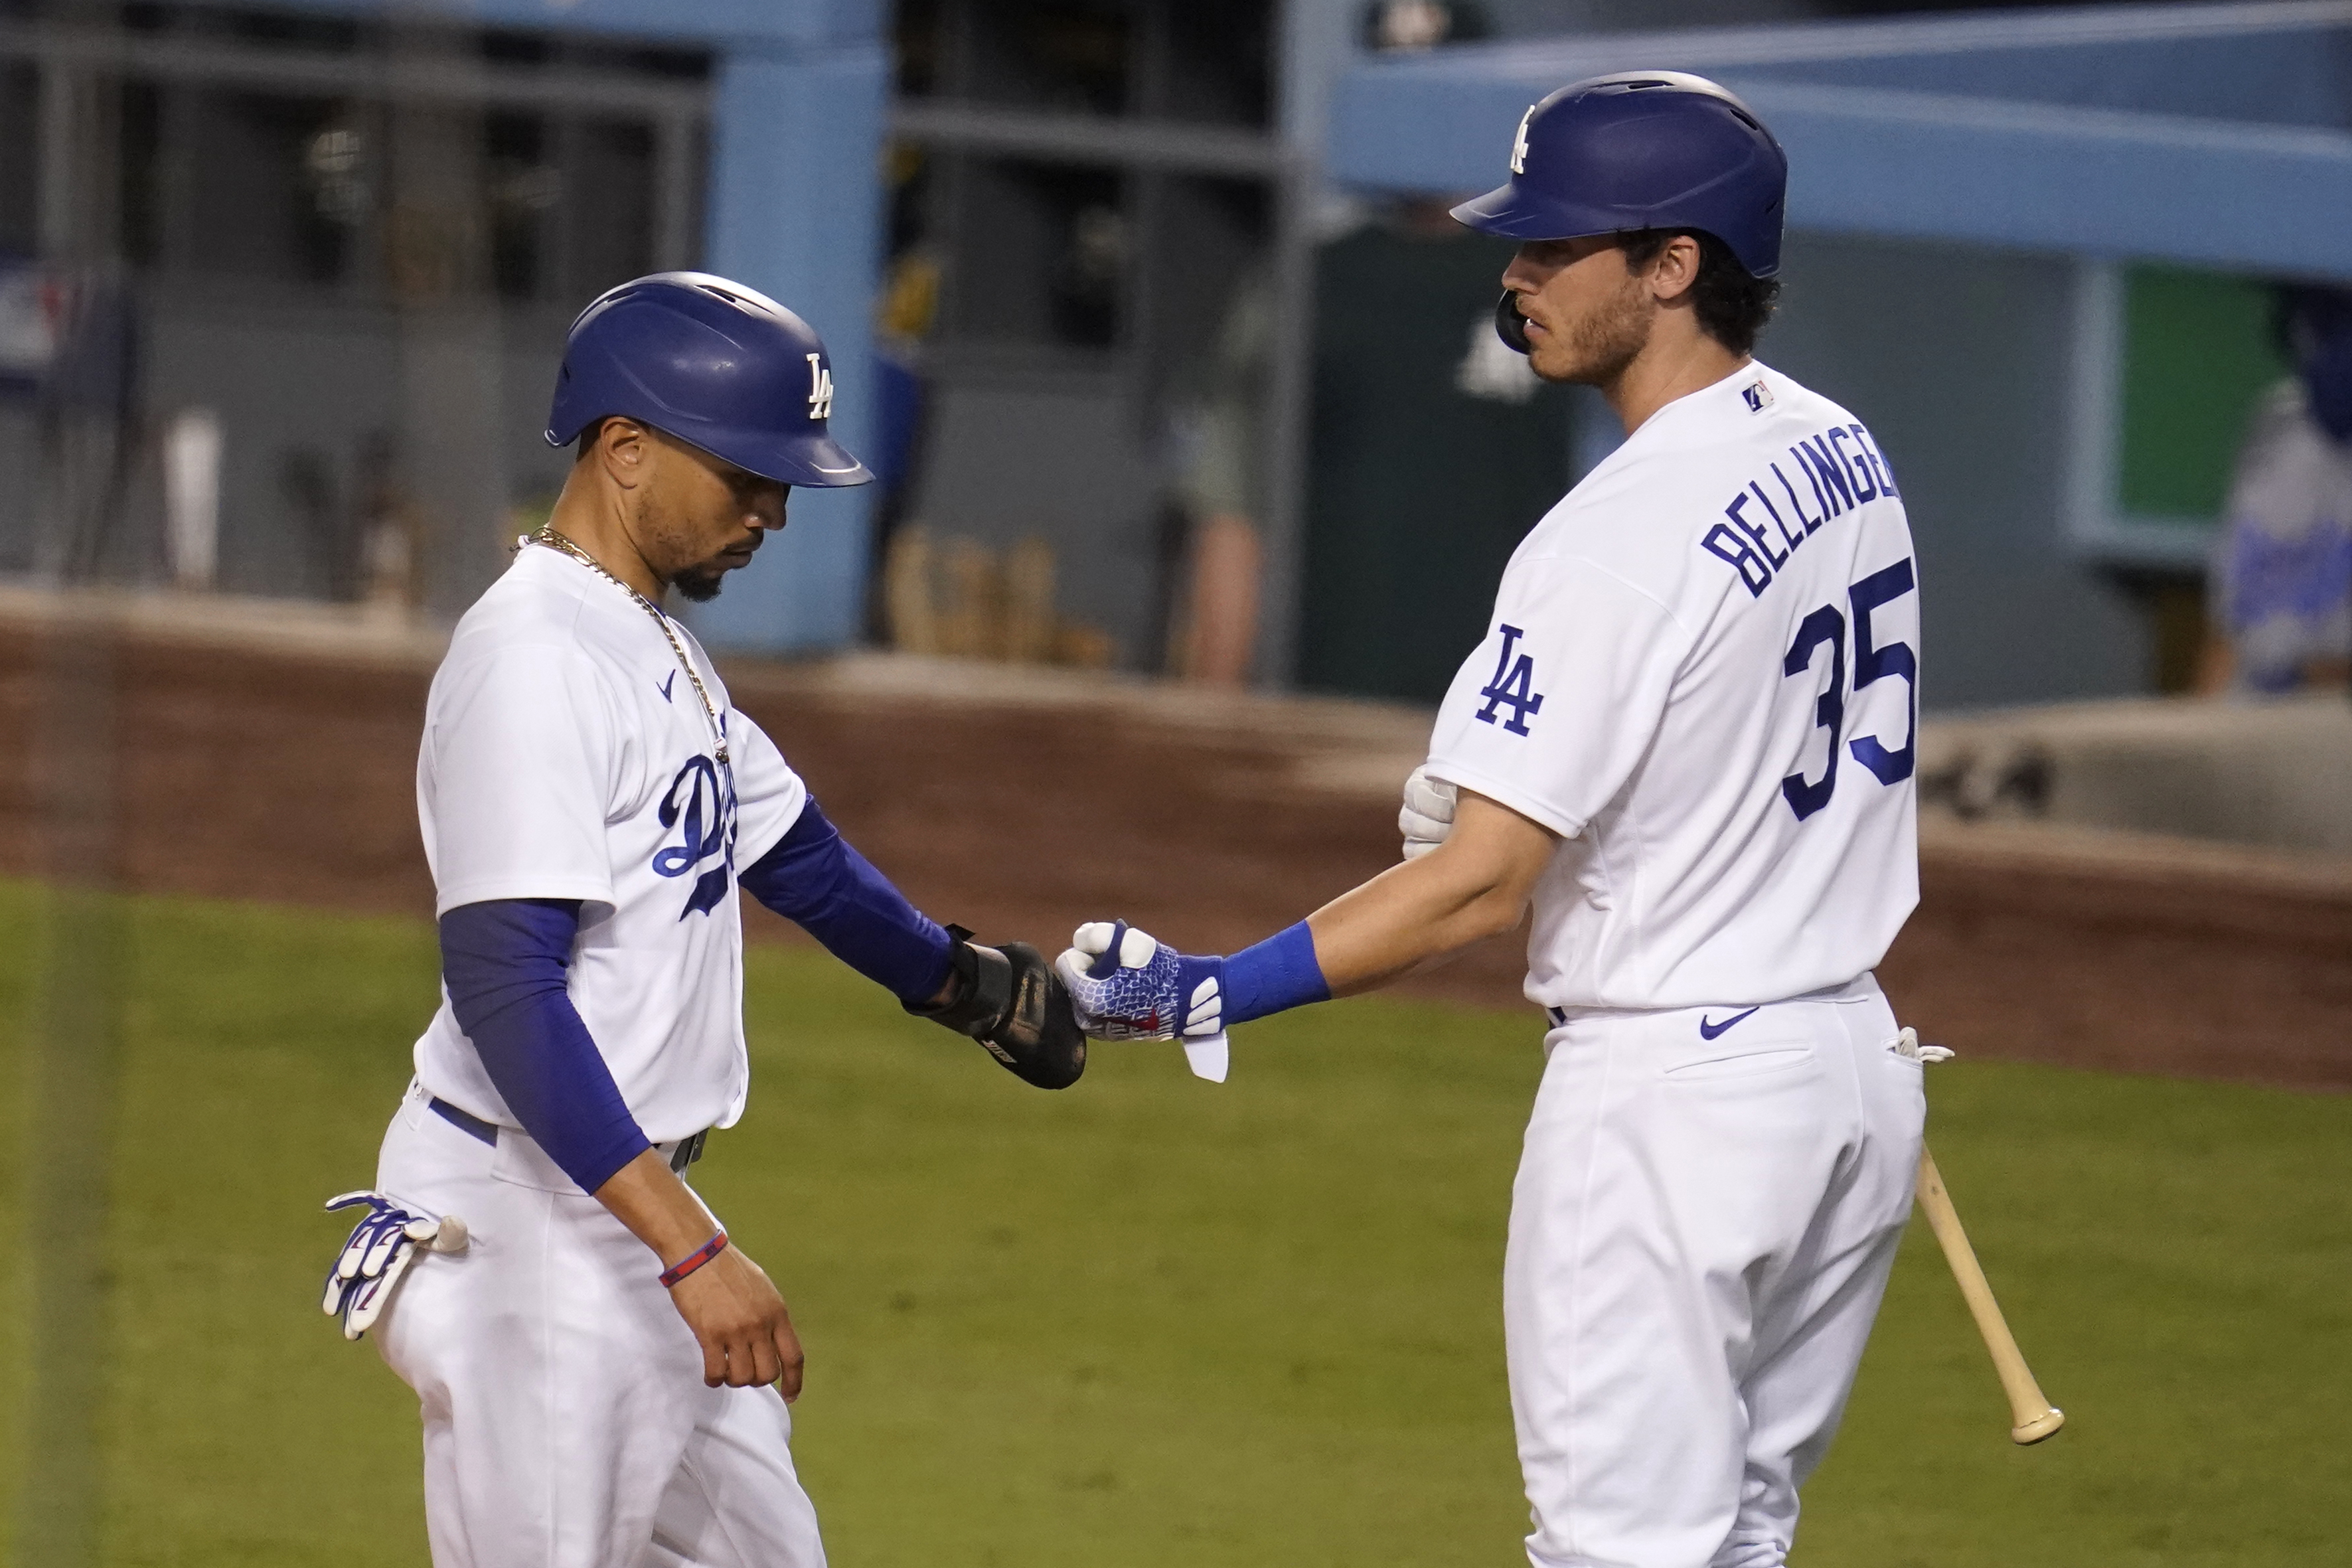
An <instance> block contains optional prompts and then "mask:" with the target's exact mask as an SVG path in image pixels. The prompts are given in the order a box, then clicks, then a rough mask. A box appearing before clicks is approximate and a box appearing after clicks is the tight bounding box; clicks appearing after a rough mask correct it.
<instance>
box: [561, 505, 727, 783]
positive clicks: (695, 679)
mask: <svg viewBox="0 0 2352 1568" xmlns="http://www.w3.org/2000/svg"><path fill="white" fill-rule="evenodd" d="M523 538H524V540H525V542H528V543H531V544H544V545H545V546H547V547H548V548H549V549H550V550H552V551H555V552H558V553H560V554H564V555H569V556H570V557H572V560H574V561H577V562H578V563H580V564H582V565H583V566H585V567H586V568H588V570H589V571H591V572H593V573H594V574H596V575H597V576H599V577H602V578H603V579H604V581H605V582H607V583H610V584H613V586H614V587H615V588H618V589H619V590H620V591H621V592H622V593H624V594H626V595H628V596H629V597H630V598H632V599H635V601H636V602H637V607H638V608H639V609H642V610H643V611H645V613H646V614H647V615H649V616H652V617H653V618H654V625H656V626H659V627H661V633H662V636H663V637H666V638H667V639H668V641H669V650H670V652H672V653H674V654H676V655H677V663H678V668H681V669H683V670H685V671H686V679H688V680H689V681H691V682H692V683H693V685H694V694H695V696H697V697H698V698H700V699H701V700H702V717H703V719H704V720H705V721H708V722H709V725H710V743H711V744H712V745H713V746H715V747H717V748H718V750H719V766H721V767H726V766H728V765H729V763H728V759H727V731H726V728H725V727H724V726H723V725H721V724H720V723H719V710H718V709H717V708H716V707H714V706H713V705H712V704H711V700H710V693H709V691H708V690H706V689H704V688H703V685H702V677H700V676H699V675H697V674H696V673H695V672H694V660H692V659H690V658H687V657H686V645H685V644H684V643H682V642H680V641H678V640H677V630H676V629H675V628H674V627H672V626H671V625H670V624H669V617H668V616H666V615H663V614H662V612H661V606H660V605H656V604H655V603H654V602H653V601H652V600H651V599H648V598H646V596H645V595H643V594H640V593H638V592H637V591H636V590H635V588H632V587H630V586H629V585H628V584H626V583H624V582H622V581H621V580H620V579H619V578H618V577H615V576H614V575H613V574H612V573H610V572H607V571H606V570H604V563H603V562H601V561H599V560H597V559H596V558H595V557H594V556H593V555H591V554H589V553H588V552H586V551H585V550H583V549H581V548H580V546H578V545H577V544H574V543H572V541H570V540H569V539H566V538H564V537H563V535H562V534H560V533H558V532H556V531H555V530H554V528H553V527H552V526H546V527H542V528H541V529H540V531H538V532H537V533H529V534H525V535H524V536H523Z"/></svg>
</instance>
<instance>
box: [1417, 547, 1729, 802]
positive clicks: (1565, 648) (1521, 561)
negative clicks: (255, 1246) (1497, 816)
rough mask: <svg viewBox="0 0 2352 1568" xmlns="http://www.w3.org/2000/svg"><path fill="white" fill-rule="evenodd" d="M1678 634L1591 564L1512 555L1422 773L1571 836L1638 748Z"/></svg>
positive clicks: (1652, 723) (1656, 608) (1680, 640)
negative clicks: (1486, 628) (1488, 626)
mask: <svg viewBox="0 0 2352 1568" xmlns="http://www.w3.org/2000/svg"><path fill="white" fill-rule="evenodd" d="M1563 605H1573V606H1574V607H1575V608H1574V613H1573V614H1570V615H1562V614H1560V613H1559V609H1560V606H1563ZM1690 642H1691V639H1690V637H1689V636H1688V634H1686V633H1685V631H1684V630H1683V628H1682V627H1681V626H1678V625H1676V624H1675V618H1674V616H1673V615H1672V614H1670V613H1669V612H1668V611H1667V609H1666V607H1665V606H1664V605H1662V604H1660V603H1659V602H1658V601H1657V600H1656V599H1655V598H1654V597H1653V596H1652V595H1649V594H1647V593H1645V592H1643V590H1642V589H1640V588H1637V587H1635V586H1633V584H1630V583H1628V582H1626V581H1625V580H1624V579H1623V578H1622V577H1620V576H1618V575H1617V574H1615V573H1613V572H1611V571H1610V570H1608V569H1607V568H1606V567H1604V566H1601V565H1600V564H1598V563H1594V562H1591V561H1589V560H1583V559H1580V558H1574V557H1571V558H1568V559H1551V558H1542V557H1538V558H1535V559H1528V558H1526V557H1524V556H1522V557H1518V558H1515V559H1514V560H1513V561H1512V563H1511V564H1510V567H1509V569H1508V570H1507V572H1506V573H1505V574H1504V575H1503V584H1502V588H1501V591H1500V592H1499V593H1498V594H1497V595H1496V604H1495V629H1494V631H1493V632H1492V633H1491V634H1490V635H1489V636H1488V637H1487V639H1486V643H1485V644H1484V645H1482V646H1481V647H1479V648H1478V649H1477V650H1476V651H1475V652H1474V653H1472V654H1471V656H1470V657H1469V658H1467V659H1465V661H1464V662H1463V665H1462V668H1461V670H1460V671H1459V672H1458V673H1457V674H1456V675H1455V676H1454V684H1453V687H1452V688H1451V689H1449V690H1448V692H1447V693H1446V699H1445V702H1444V706H1443V707H1442V708H1441V709H1440V710H1439V720H1438V726H1437V729H1436V731H1435V732H1434V733H1433V735H1432V737H1431V744H1430V755H1431V762H1430V771H1431V772H1432V773H1434V774H1436V775H1437V776H1438V777H1440V778H1444V779H1446V780H1449V781H1450V782H1452V783H1454V784H1458V785H1460V786H1461V787H1462V788H1464V789H1468V790H1475V791H1476V792H1477V793H1478V794H1480V795H1486V796H1487V797H1488V798H1489V799H1492V800H1495V801H1498V802H1500V803H1501V804H1502V805H1507V806H1509V807H1510V808H1511V809H1512V810H1513V811H1516V812H1517V813H1518V814H1519V815H1520V816H1525V817H1527V818H1528V819H1529V820H1531V821H1534V822H1538V823H1540V824H1542V825H1543V826H1546V827H1549V828H1550V829H1551V830H1552V831H1553V832H1554V833H1557V834H1559V836H1560V837H1563V838H1573V837H1576V836H1577V835H1578V834H1580V833H1582V832H1583V831H1584V828H1585V825H1586V824H1587V823H1589V822H1591V820H1592V818H1593V817H1594V816H1597V815H1598V814H1599V813H1600V812H1601V808H1602V807H1604V806H1606V805H1608V804H1609V802H1610V801H1611V800H1612V799H1614V798H1615V797H1616V795H1617V793H1618V791H1620V790H1621V789H1622V788H1623V787H1624V784H1625V781H1626V780H1627V779H1628V778H1630V777H1632V776H1633V769H1634V768H1635V767H1636V766H1637V765H1639V763H1641V760H1642V754H1643V752H1645V751H1647V750H1648V749H1649V745H1650V742H1651V739H1652V737H1653V736H1654V735H1655V734H1656V732H1657V728H1658V721H1659V717H1660V715H1661V714H1662V713H1663V712H1664V710H1665V705H1666V697H1667V694H1668V693H1669V691H1671V690H1672V689H1673V686H1674V679H1675V670H1676V669H1677V668H1679V667H1680V665H1681V663H1682V659H1683V656H1684V655H1685V653H1686V652H1687V651H1688V650H1689V647H1690Z"/></svg>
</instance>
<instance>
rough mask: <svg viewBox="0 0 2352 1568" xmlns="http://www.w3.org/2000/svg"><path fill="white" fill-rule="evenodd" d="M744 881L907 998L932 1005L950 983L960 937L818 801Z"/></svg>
mask: <svg viewBox="0 0 2352 1568" xmlns="http://www.w3.org/2000/svg"><path fill="white" fill-rule="evenodd" d="M738 880H740V882H741V883H742V884H743V888H744V890H745V891H746V892H748V893H750V894H751V896H752V897H753V898H755V899H757V900H760V901H761V903H763V904H765V905H767V906H768V908H770V909H772V910H775V911H776V913H778V914H780V915H782V916H783V917H784V918H785V919H786V920H788V921H792V922H793V924H795V925H797V926H799V927H800V928H801V929H802V930H803V931H807V932H808V933H809V935H811V936H813V937H814V938H816V940H817V941H818V942H822V943H824V948H825V951H826V952H830V953H832V954H833V955H834V956H835V958H838V959H839V960H841V961H842V962H843V963H846V964H847V965H849V967H850V968H852V969H855V970H856V971H857V973H860V974H863V975H864V976H866V978H867V979H868V980H871V981H873V982H874V983H875V984H877V985H880V986H882V987H883V988H884V989H886V990H887V991H888V992H889V993H890V994H892V995H894V996H896V997H898V999H899V1000H900V1001H902V1002H914V1003H923V1002H928V1001H929V1000H930V999H931V998H932V997H933V996H935V995H937V994H939V989H940V986H941V985H943V984H946V983H947V978H948V967H949V954H950V952H952V951H953V949H954V945H955V943H954V940H953V939H952V938H950V936H949V935H948V933H947V931H946V930H945V929H944V928H942V927H941V926H940V924H939V922H938V921H934V920H932V919H931V918H930V917H929V915H926V914H924V913H923V912H922V911H921V910H918V909H917V908H915V906H914V905H912V904H910V903H908V901H907V896H906V895H905V894H904V893H901V892H900V891H898V889H897V888H896V887H893V886H892V885H891V882H890V879H888V878H887V877H885V876H884V875H883V874H882V873H881V872H879V871H877V870H876V869H875V868H874V867H873V866H872V865H871V864H870V863H869V862H868V861H867V860H866V857H865V856H863V855H860V854H859V853H858V852H857V851H856V850H855V849H853V848H851V847H849V844H848V841H847V840H845V839H844V838H843V837H841V833H840V831H839V830H838V829H837V828H835V826H833V824H832V823H830V822H828V821H826V820H825V816H824V812H822V811H820V810H818V809H817V804H816V801H815V800H814V798H812V799H810V801H809V802H808V803H807V804H806V805H803V806H802V807H801V814H800V816H799V817H798V819H796V820H795V821H794V822H793V826H792V828H791V830H790V831H788V832H787V833H785V835H784V836H783V837H782V838H780V839H778V840H777V841H776V846H775V847H774V848H772V849H771V850H769V851H768V852H767V853H766V854H765V855H762V856H761V857H760V858H759V859H758V860H757V861H756V862H754V863H753V864H752V865H751V866H750V867H749V868H746V869H745V870H744V871H743V872H742V874H741V875H740V877H739V878H738Z"/></svg>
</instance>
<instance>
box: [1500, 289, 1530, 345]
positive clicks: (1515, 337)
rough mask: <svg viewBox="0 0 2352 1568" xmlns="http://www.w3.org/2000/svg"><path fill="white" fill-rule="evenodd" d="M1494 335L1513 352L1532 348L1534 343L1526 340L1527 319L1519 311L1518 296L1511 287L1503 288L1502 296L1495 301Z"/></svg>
mask: <svg viewBox="0 0 2352 1568" xmlns="http://www.w3.org/2000/svg"><path fill="white" fill-rule="evenodd" d="M1495 335H1496V337H1498V338H1500V339H1502V340H1503V346H1504V347H1505V348H1507V349H1509V350H1510V351H1511V352H1512V353H1515V354H1523V353H1530V352H1532V351H1533V349H1534V346H1535V345H1534V344H1532V343H1530V342H1528V319H1527V317H1526V316H1525V315H1523V314H1521V313H1520V310H1519V297H1518V295H1517V293H1516V292H1515V291H1513V290H1512V289H1504V290H1503V297H1502V298H1501V299H1499V300H1496V301H1495Z"/></svg>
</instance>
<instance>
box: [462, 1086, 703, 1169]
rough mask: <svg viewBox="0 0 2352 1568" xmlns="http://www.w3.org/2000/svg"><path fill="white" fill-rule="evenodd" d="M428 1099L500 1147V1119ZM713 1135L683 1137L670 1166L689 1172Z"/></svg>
mask: <svg viewBox="0 0 2352 1568" xmlns="http://www.w3.org/2000/svg"><path fill="white" fill-rule="evenodd" d="M425 1105H426V1106H427V1107H428V1108H429V1109H430V1110H432V1112H433V1114H434V1115H436V1116H437V1117H439V1118H440V1119H441V1120H442V1121H446V1122H447V1123H448V1124H449V1125H450V1126H452V1127H454V1128H456V1129H457V1131H460V1132H463V1133H464V1134H466V1136H467V1137H468V1138H478V1139H479V1140H480V1141H481V1142H485V1143H488V1145H489V1146H490V1147H491V1148H493V1149H495V1148H497V1147H498V1144H499V1124H498V1123H497V1122H495V1121H483V1120H482V1119H481V1118H480V1117H478V1116H477V1115H475V1114H474V1113H473V1112H472V1111H470V1110H461V1109H459V1108H458V1107H457V1106H454V1105H452V1104H450V1103H449V1102H448V1101H447V1100H444V1099H442V1098H441V1097H440V1096H439V1095H437V1094H436V1095H435V1096H433V1097H432V1098H431V1099H429V1100H426V1101H425ZM709 1136H710V1130H709V1128H705V1129H703V1130H702V1131H699V1132H697V1133H695V1134H694V1135H693V1136H692V1137H689V1138H681V1139H679V1140H678V1141H677V1149H676V1150H674V1151H673V1152H671V1154H670V1157H669V1168H670V1169H671V1170H673V1171H675V1172H677V1173H678V1174H679V1175H681V1176H682V1175H684V1174H686V1168H687V1167H688V1165H691V1164H693V1163H695V1162H696V1161H697V1160H699V1159H701V1158H702V1145H703V1142H704V1140H706V1139H708V1138H709Z"/></svg>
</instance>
